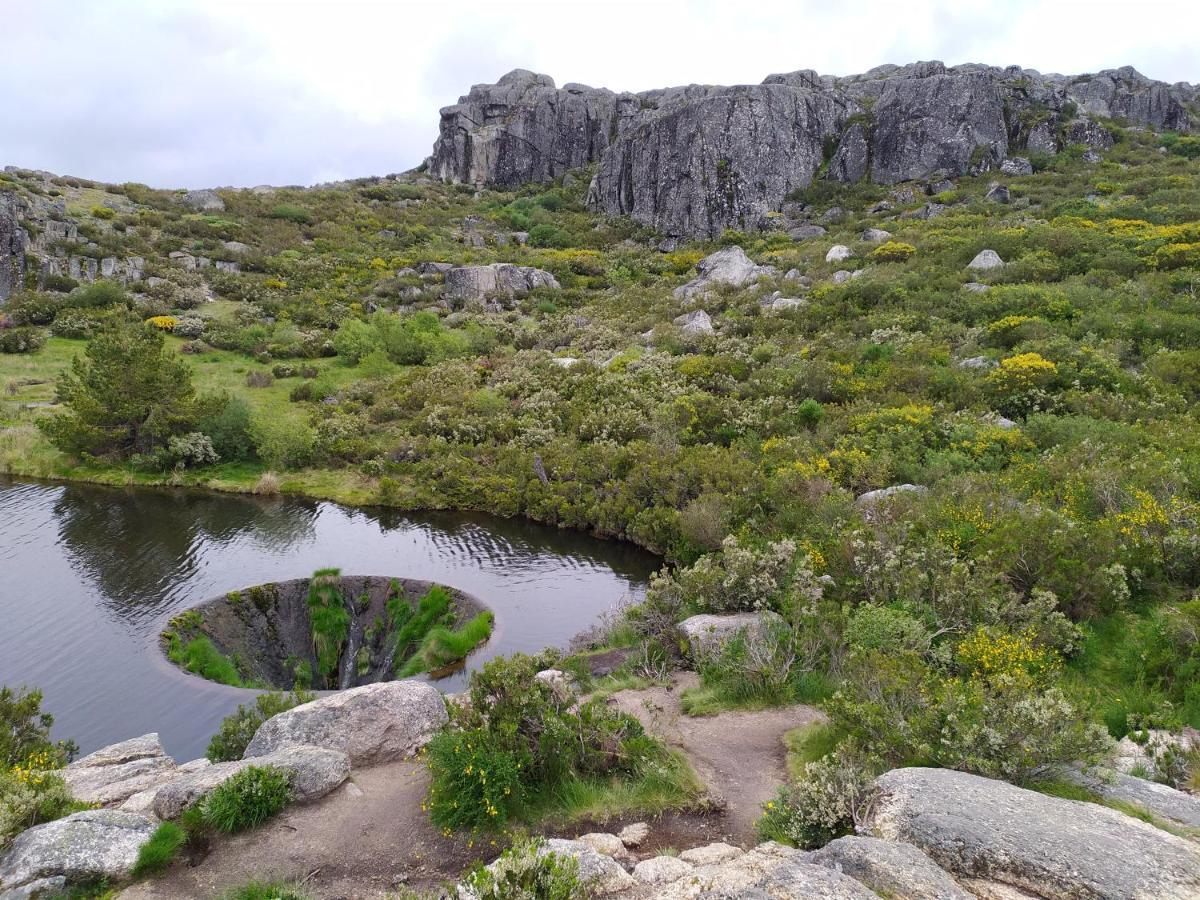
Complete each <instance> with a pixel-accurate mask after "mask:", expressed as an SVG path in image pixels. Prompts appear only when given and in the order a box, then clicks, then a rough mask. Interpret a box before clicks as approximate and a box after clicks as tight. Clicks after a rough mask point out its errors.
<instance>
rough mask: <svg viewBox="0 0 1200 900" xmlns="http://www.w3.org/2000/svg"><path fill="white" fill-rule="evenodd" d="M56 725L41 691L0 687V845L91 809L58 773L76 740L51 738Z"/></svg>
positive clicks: (72, 749) (73, 751) (72, 754)
mask: <svg viewBox="0 0 1200 900" xmlns="http://www.w3.org/2000/svg"><path fill="white" fill-rule="evenodd" d="M53 724H54V717H53V716H51V715H50V714H49V713H45V712H42V695H41V692H39V691H27V690H24V689H19V690H13V689H11V688H7V687H0V850H2V849H3V848H4V847H5V846H6V845H7V844H8V842H9V841H11V840H12V839H13V838H14V837H16V836H17V835H18V834H20V833H21V832H22V831H24V830H25V829H27V828H32V827H33V826H34V825H38V824H41V823H42V822H49V821H52V820H54V819H59V818H62V817H63V816H66V815H69V814H70V813H73V812H76V811H77V810H80V809H85V808H87V807H86V804H81V803H77V802H76V801H75V800H74V798H72V797H71V792H70V791H69V790H68V789H67V785H66V783H65V782H64V781H63V780H62V778H60V777H59V776H58V775H55V774H54V770H56V769H59V768H61V767H62V766H63V765H65V764H66V763H67V762H69V761H70V759H71V758H72V757H73V756H74V754H75V744H74V743H73V742H71V741H59V742H57V743H55V742H53V741H51V740H50V727H51V726H52V725H53Z"/></svg>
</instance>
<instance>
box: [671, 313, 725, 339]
mask: <svg viewBox="0 0 1200 900" xmlns="http://www.w3.org/2000/svg"><path fill="white" fill-rule="evenodd" d="M673 321H674V324H676V325H678V326H679V330H680V331H682V332H683V333H684V334H686V335H688V336H689V337H701V336H703V335H706V334H713V333H714V331H715V329H714V328H713V322H712V316H710V315H709V314H708V313H706V312H705V311H704V310H702V309H693V310H692V311H691V312H687V313H684V314H683V315H681V316H676V317H675V318H674V320H673Z"/></svg>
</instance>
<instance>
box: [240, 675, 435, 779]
mask: <svg viewBox="0 0 1200 900" xmlns="http://www.w3.org/2000/svg"><path fill="white" fill-rule="evenodd" d="M448 718H449V717H448V715H447V713H446V701H445V699H444V698H443V697H442V694H441V692H440V691H438V689H437V688H435V687H433V686H432V685H430V684H428V683H427V682H424V681H412V680H405V681H383V682H379V683H377V684H366V685H363V686H362V687H357V688H351V689H349V690H346V691H339V692H338V693H336V694H331V695H329V696H328V697H321V698H319V699H317V700H313V701H312V702H311V703H305V704H302V705H300V706H297V707H294V708H293V709H289V710H287V711H286V712H282V713H280V714H279V715H277V716H273V717H272V718H270V719H268V720H267V721H266V722H264V723H263V724H262V726H261V727H260V728H259V729H258V732H257V733H256V734H255V735H254V738H253V739H252V740H251V741H250V744H249V746H247V747H246V752H245V758H246V759H248V760H249V759H252V758H255V757H264V756H268V755H270V754H273V753H276V752H278V751H280V750H285V749H287V748H290V747H302V746H312V747H322V748H325V749H327V750H336V751H339V752H341V753H345V754H346V756H348V757H349V760H350V765H352V766H370V765H376V764H378V763H384V762H391V761H393V760H398V759H406V758H408V757H410V756H412V755H414V754H415V753H416V752H417V751H418V750H420V749H421V748H422V747H424V746H425V745H426V744H427V743H429V740H430V738H432V737H433V736H434V734H436V733H437V731H438V730H439V729H440V728H441V727H442V726H443V725H445V724H446V722H447V721H448Z"/></svg>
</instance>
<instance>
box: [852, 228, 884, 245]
mask: <svg viewBox="0 0 1200 900" xmlns="http://www.w3.org/2000/svg"><path fill="white" fill-rule="evenodd" d="M891 237H892V233H891V232H890V231H884V230H883V229H882V228H868V229H866V230H865V231H864V232H863V233H862V234H860V235H859V236H858V239H859V240H860V241H866V242H867V243H869V244H882V243H883V242H884V241H887V240H891Z"/></svg>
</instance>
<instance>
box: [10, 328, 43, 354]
mask: <svg viewBox="0 0 1200 900" xmlns="http://www.w3.org/2000/svg"><path fill="white" fill-rule="evenodd" d="M45 343H46V332H45V331H43V330H42V329H41V328H30V327H27V326H22V327H19V328H0V353H36V352H37V351H39V350H41V349H42V347H43V346H44V345H45Z"/></svg>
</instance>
